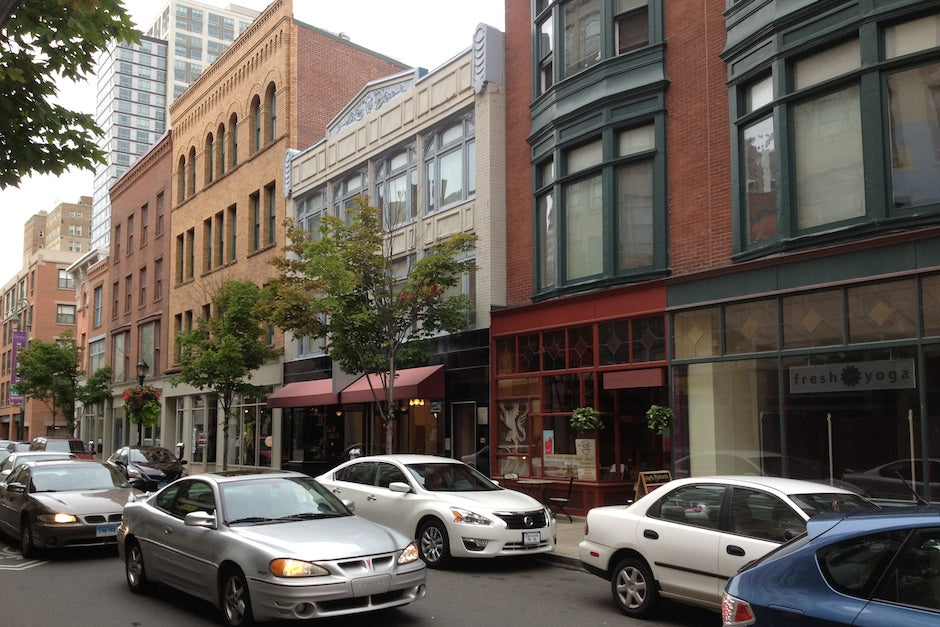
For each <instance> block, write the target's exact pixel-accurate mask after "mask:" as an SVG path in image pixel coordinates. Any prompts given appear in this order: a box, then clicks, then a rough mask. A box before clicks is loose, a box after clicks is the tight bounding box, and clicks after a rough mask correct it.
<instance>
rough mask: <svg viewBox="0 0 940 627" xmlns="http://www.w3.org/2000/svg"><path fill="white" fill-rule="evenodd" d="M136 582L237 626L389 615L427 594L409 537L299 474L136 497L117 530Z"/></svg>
mask: <svg viewBox="0 0 940 627" xmlns="http://www.w3.org/2000/svg"><path fill="white" fill-rule="evenodd" d="M117 539H118V550H119V551H120V554H121V557H122V560H123V562H124V565H125V571H126V574H127V583H128V586H129V587H130V589H131V591H133V592H142V591H143V590H145V589H146V588H147V587H148V585H149V584H150V583H151V582H156V581H159V582H162V583H165V584H167V585H170V586H172V587H174V588H177V589H179V590H182V591H183V592H186V593H188V594H191V595H193V596H196V597H199V598H201V599H205V600H208V601H209V602H211V603H213V604H215V605H216V607H219V608H220V609H221V610H222V615H223V618H224V619H225V622H226V623H227V624H228V625H233V626H240V625H249V624H252V623H253V622H254V621H262V620H284V619H309V618H318V617H327V616H339V615H344V614H355V613H360V612H368V611H372V610H380V609H385V608H390V607H396V606H400V605H406V604H408V603H411V602H412V601H415V600H418V599H421V598H422V597H424V595H425V577H426V567H425V564H424V562H422V561H421V559H420V558H419V556H418V549H417V547H416V546H415V544H414V542H412V541H411V539H410V538H407V537H405V536H403V535H402V534H400V533H397V532H395V531H393V530H391V529H389V528H387V527H384V526H382V525H379V524H376V523H373V522H370V521H368V520H366V519H364V518H360V517H359V516H355V515H354V514H352V513H351V512H350V510H349V509H347V507H346V506H345V505H344V504H343V503H342V502H340V501H339V500H338V499H337V498H336V497H334V496H333V495H332V494H331V493H330V492H329V491H328V490H326V489H325V488H324V487H323V486H321V485H320V484H319V483H317V482H316V481H315V480H314V479H312V478H310V477H308V476H307V475H303V474H300V473H296V472H289V471H269V472H220V473H205V474H198V475H194V476H191V477H185V478H182V479H178V480H177V481H175V482H174V483H172V484H170V485H168V486H167V487H165V488H163V489H162V490H160V491H159V492H157V493H155V494H152V495H146V496H144V497H140V498H138V499H136V500H132V501H131V502H129V503H128V504H127V505H126V506H125V508H124V520H123V522H122V523H121V526H120V527H119V528H118V535H117Z"/></svg>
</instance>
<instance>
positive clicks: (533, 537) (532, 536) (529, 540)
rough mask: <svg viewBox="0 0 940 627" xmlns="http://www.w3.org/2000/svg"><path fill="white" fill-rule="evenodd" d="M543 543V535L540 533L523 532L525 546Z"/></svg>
mask: <svg viewBox="0 0 940 627" xmlns="http://www.w3.org/2000/svg"><path fill="white" fill-rule="evenodd" d="M541 541H542V534H541V533H540V532H538V531H523V532H522V543H523V544H538V543H539V542H541Z"/></svg>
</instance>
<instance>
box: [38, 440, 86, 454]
mask: <svg viewBox="0 0 940 627" xmlns="http://www.w3.org/2000/svg"><path fill="white" fill-rule="evenodd" d="M46 450H47V451H62V452H65V453H84V452H85V443H84V442H82V441H81V440H46Z"/></svg>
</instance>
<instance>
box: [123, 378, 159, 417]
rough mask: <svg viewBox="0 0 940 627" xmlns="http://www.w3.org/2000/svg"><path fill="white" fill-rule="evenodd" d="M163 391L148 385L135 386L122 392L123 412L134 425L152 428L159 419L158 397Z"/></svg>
mask: <svg viewBox="0 0 940 627" xmlns="http://www.w3.org/2000/svg"><path fill="white" fill-rule="evenodd" d="M161 394H163V390H161V389H160V388H155V387H153V386H150V385H135V386H133V387H129V388H127V389H126V390H124V394H123V396H122V397H123V399H124V406H123V407H124V412H125V413H126V414H127V417H128V418H129V419H130V421H131V422H132V423H134V424H137V423H140V424H142V425H144V426H146V427H152V426H154V425H155V424H157V421H158V420H159V419H160V395H161Z"/></svg>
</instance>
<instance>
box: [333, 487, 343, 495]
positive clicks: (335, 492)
mask: <svg viewBox="0 0 940 627" xmlns="http://www.w3.org/2000/svg"><path fill="white" fill-rule="evenodd" d="M341 492H342V490H340V489H339V488H333V494H340V493H341Z"/></svg>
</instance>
